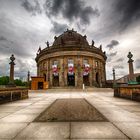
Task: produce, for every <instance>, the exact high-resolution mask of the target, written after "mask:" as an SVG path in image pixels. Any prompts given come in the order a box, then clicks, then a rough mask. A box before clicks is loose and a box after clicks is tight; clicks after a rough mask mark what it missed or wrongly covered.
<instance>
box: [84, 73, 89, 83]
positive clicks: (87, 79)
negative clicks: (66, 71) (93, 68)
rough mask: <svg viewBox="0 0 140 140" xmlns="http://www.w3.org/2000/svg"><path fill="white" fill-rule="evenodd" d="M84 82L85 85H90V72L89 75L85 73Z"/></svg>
mask: <svg viewBox="0 0 140 140" xmlns="http://www.w3.org/2000/svg"><path fill="white" fill-rule="evenodd" d="M83 84H84V85H85V86H89V85H90V84H89V74H88V75H83Z"/></svg>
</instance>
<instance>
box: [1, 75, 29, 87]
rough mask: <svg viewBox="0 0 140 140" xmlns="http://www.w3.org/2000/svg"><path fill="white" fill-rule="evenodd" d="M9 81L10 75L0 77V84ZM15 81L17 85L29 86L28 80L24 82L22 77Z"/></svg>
mask: <svg viewBox="0 0 140 140" xmlns="http://www.w3.org/2000/svg"><path fill="white" fill-rule="evenodd" d="M8 83H9V76H2V77H0V85H8ZM14 83H15V84H16V86H28V84H27V82H22V80H20V79H15V80H14Z"/></svg>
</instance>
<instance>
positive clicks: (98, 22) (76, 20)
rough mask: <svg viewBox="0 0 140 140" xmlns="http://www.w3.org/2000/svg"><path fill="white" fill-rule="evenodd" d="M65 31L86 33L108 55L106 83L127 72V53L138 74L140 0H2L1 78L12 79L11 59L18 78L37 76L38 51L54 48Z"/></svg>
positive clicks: (0, 15)
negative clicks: (57, 38) (114, 71)
mask: <svg viewBox="0 0 140 140" xmlns="http://www.w3.org/2000/svg"><path fill="white" fill-rule="evenodd" d="M67 28H69V29H72V28H74V30H76V31H78V32H79V33H81V34H82V35H85V34H86V35H87V39H88V41H89V43H90V44H91V40H94V41H95V46H96V47H99V46H100V44H102V46H103V50H104V51H106V54H107V57H108V59H107V64H106V73H107V79H112V68H113V67H114V68H115V69H116V76H117V78H119V77H121V76H123V75H126V74H128V63H127V61H128V58H127V54H128V52H129V51H131V52H132V53H133V55H134V57H133V59H134V70H135V72H136V73H137V72H140V0H0V76H2V75H9V57H10V56H11V54H14V55H15V57H16V61H15V62H16V65H15V77H21V78H26V76H27V71H28V70H29V71H30V72H31V75H32V76H33V75H34V76H35V75H36V62H35V60H34V59H35V57H36V52H37V50H38V47H39V46H41V48H42V49H43V48H45V47H46V46H45V43H44V42H46V41H49V42H50V45H51V44H52V42H53V41H54V36H55V35H60V34H62V33H63V32H64V31H65V30H66V29H67Z"/></svg>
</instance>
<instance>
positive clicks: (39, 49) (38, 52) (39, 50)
mask: <svg viewBox="0 0 140 140" xmlns="http://www.w3.org/2000/svg"><path fill="white" fill-rule="evenodd" d="M40 52H41V46H39V48H38V51H37V55H38V54H40Z"/></svg>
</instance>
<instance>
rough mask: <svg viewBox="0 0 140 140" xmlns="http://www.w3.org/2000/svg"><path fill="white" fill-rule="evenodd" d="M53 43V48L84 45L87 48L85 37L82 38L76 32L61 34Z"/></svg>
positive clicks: (70, 31)
mask: <svg viewBox="0 0 140 140" xmlns="http://www.w3.org/2000/svg"><path fill="white" fill-rule="evenodd" d="M54 39H55V41H54V43H53V46H59V45H61V46H64V45H77V44H81V45H85V46H89V44H88V42H87V39H86V35H84V36H82V35H81V34H79V33H77V31H74V30H73V29H72V30H68V29H67V31H65V32H64V33H63V34H61V35H60V36H58V37H56V36H55V37H54Z"/></svg>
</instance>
